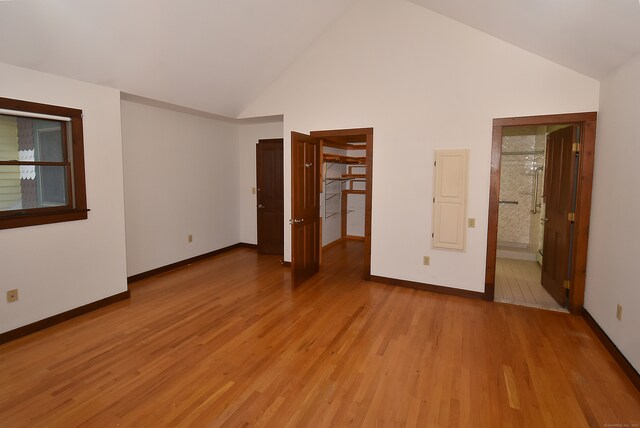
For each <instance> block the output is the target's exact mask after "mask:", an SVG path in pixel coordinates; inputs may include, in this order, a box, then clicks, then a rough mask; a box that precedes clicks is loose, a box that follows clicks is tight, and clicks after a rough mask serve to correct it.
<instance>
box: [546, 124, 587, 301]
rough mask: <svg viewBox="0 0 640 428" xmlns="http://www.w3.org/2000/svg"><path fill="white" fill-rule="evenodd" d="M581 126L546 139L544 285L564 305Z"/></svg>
mask: <svg viewBox="0 0 640 428" xmlns="http://www.w3.org/2000/svg"><path fill="white" fill-rule="evenodd" d="M577 142H578V126H577V125H575V126H569V127H567V128H563V129H560V130H558V131H555V132H552V133H551V134H549V135H548V137H547V156H546V161H545V176H544V195H543V196H544V199H545V220H544V221H545V223H544V242H543V245H542V248H543V250H542V251H543V257H542V286H543V287H544V288H545V289H546V290H547V291H548V292H549V294H551V296H553V298H554V299H556V300H557V301H558V303H559V304H560V305H562V306H566V300H567V294H566V289H565V287H564V282H565V280H568V278H569V262H570V260H571V259H570V254H571V251H570V246H571V226H572V224H571V221H570V220H569V213H571V212H572V211H573V203H574V197H575V191H576V187H575V177H576V165H577V157H576V152H574V151H573V144H574V143H577Z"/></svg>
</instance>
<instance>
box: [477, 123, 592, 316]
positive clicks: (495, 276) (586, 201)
mask: <svg viewBox="0 0 640 428" xmlns="http://www.w3.org/2000/svg"><path fill="white" fill-rule="evenodd" d="M595 125H596V113H595V112H592V113H575V114H560V115H549V116H532V117H521V118H506V119H495V120H494V126H493V146H492V170H491V190H490V200H489V228H488V239H487V265H486V280H485V298H486V299H487V300H496V301H502V302H507V303H515V304H523V305H527V306H536V307H543V308H548V309H560V310H562V309H563V308H566V309H568V310H569V311H571V312H573V313H579V312H580V310H581V309H582V304H583V300H584V280H585V271H586V254H587V245H588V230H589V219H590V209H591V185H592V177H593V154H594V145H595Z"/></svg>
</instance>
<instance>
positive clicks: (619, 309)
mask: <svg viewBox="0 0 640 428" xmlns="http://www.w3.org/2000/svg"><path fill="white" fill-rule="evenodd" d="M616 318H618V321H622V306H620V304H618V308H617V309H616Z"/></svg>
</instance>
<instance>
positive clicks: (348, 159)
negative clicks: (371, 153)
mask: <svg viewBox="0 0 640 428" xmlns="http://www.w3.org/2000/svg"><path fill="white" fill-rule="evenodd" d="M322 157H323V159H324V161H325V162H333V163H343V164H347V165H365V163H366V162H367V158H365V157H361V156H343V155H334V154H331V153H324V154H323V155H322Z"/></svg>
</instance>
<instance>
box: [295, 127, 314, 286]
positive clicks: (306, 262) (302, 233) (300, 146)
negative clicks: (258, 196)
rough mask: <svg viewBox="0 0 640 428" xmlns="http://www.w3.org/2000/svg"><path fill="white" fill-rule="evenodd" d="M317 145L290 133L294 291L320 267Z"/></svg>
mask: <svg viewBox="0 0 640 428" xmlns="http://www.w3.org/2000/svg"><path fill="white" fill-rule="evenodd" d="M319 161H320V143H319V141H318V139H316V138H312V137H310V136H308V135H305V134H300V133H298V132H292V133H291V190H292V192H291V193H292V195H291V215H292V218H291V272H292V276H293V281H292V282H293V288H297V287H299V286H300V285H301V284H302V283H303V282H304V281H306V280H307V279H309V278H310V277H311V276H313V275H314V274H315V273H316V272H318V268H319V266H320V248H319V243H320V221H319V219H320V164H319Z"/></svg>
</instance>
